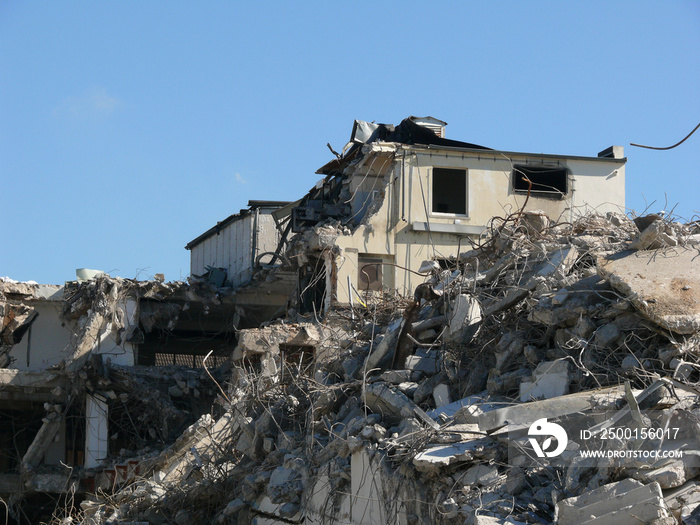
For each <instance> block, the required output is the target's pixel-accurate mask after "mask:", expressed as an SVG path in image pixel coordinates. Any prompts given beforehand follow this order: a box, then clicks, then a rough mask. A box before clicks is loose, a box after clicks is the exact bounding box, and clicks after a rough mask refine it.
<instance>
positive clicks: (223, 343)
mask: <svg viewBox="0 0 700 525" xmlns="http://www.w3.org/2000/svg"><path fill="white" fill-rule="evenodd" d="M235 347H236V341H235V337H234V336H232V335H230V334H226V333H221V334H212V333H207V332H199V331H190V330H178V331H176V332H170V331H167V330H161V329H157V328H156V329H153V330H152V331H151V332H150V333H147V334H145V336H144V341H143V343H141V344H140V345H139V351H138V354H137V356H138V357H137V364H139V365H145V366H172V365H175V366H186V367H189V368H202V366H203V362H204V358H205V357H206V355H207V354H208V353H209V351H210V350H213V351H214V352H213V354H212V355H210V356H209V359H207V367H208V368H216V367H217V366H219V365H221V364H223V363H225V362H226V361H227V360H228V359H229V358H230V356H231V353H232V352H233V349H234V348H235Z"/></svg>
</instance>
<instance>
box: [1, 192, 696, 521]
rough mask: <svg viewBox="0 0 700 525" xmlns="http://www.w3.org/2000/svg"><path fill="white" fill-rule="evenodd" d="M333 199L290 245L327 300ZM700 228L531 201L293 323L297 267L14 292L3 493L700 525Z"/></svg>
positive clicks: (336, 234)
mask: <svg viewBox="0 0 700 525" xmlns="http://www.w3.org/2000/svg"><path fill="white" fill-rule="evenodd" d="M336 189H337V190H338V191H341V189H340V188H336ZM322 190H323V188H318V191H319V193H320V192H321V191H322ZM319 199H320V197H319ZM319 202H320V201H319ZM323 206H330V205H329V204H327V203H326V204H323ZM324 209H325V210H326V211H325V212H324V213H327V214H328V217H329V218H327V220H326V221H325V222H322V223H319V224H315V225H313V226H310V227H308V228H306V229H304V228H302V229H301V231H300V232H298V233H297V234H296V235H295V236H294V237H293V238H291V239H288V241H289V244H290V246H291V247H292V248H289V250H288V251H287V252H282V251H280V253H279V254H277V255H278V258H279V259H282V260H283V261H284V263H283V264H282V266H281V267H280V268H283V267H286V270H285V271H289V267H288V266H289V265H291V266H294V265H297V266H299V268H301V271H300V273H298V274H297V281H298V284H299V286H303V287H304V288H305V289H307V288H313V287H314V286H316V285H318V283H319V282H321V281H322V280H323V279H327V280H329V282H330V281H332V279H334V278H335V276H334V275H333V273H332V272H330V273H325V274H322V275H321V274H318V275H316V274H314V273H313V272H316V271H319V270H318V269H319V268H330V266H323V265H324V262H323V258H322V257H321V258H319V257H317V255H318V254H319V253H332V254H333V256H339V255H338V254H337V253H335V252H333V249H334V246H335V244H334V243H335V242H336V241H337V239H338V238H340V237H342V236H343V235H346V233H345V230H344V228H346V226H344V225H342V224H340V223H338V221H337V217H338V216H339V215H342V213H341V212H342V210H341V209H336V208H327V209H326V208H324ZM331 212H332V213H331ZM290 220H291V219H290ZM287 233H288V234H290V235H291V233H290V232H289V231H288V232H287ZM292 233H294V232H292ZM699 234H700V227H699V226H698V225H697V224H695V223H690V224H676V223H674V222H672V221H671V220H669V219H661V218H653V217H652V218H649V219H648V220H647V219H645V220H638V221H636V222H634V221H633V220H631V219H630V218H628V217H626V216H624V215H619V214H612V213H609V214H607V215H595V214H589V215H584V216H581V217H579V218H574V219H573V220H572V221H571V222H560V221H559V220H558V219H556V218H553V217H548V216H547V214H546V213H545V212H543V211H540V210H534V211H524V212H523V213H515V214H513V215H511V216H509V217H507V218H506V219H494V221H493V223H492V224H491V225H489V227H488V228H487V229H486V230H485V232H484V234H483V235H482V237H480V239H479V242H478V243H477V242H476V241H474V244H473V245H472V246H469V247H466V246H467V245H466V244H463V245H462V247H463V248H464V249H463V251H462V253H461V254H459V256H455V257H453V258H452V259H439V260H434V261H427V262H425V263H423V264H419V265H418V266H419V267H418V268H410V270H412V271H414V272H418V273H419V274H420V275H421V276H422V278H424V281H425V282H423V283H422V284H420V286H419V287H418V289H416V290H415V291H414V292H413V293H411V294H409V295H408V296H406V297H403V296H399V295H398V294H396V293H389V292H388V291H387V290H383V291H382V290H364V291H363V290H355V291H356V292H357V293H354V292H353V293H354V295H353V300H352V302H351V304H350V305H344V304H343V305H340V304H336V303H335V302H334V301H335V299H334V298H332V297H331V298H329V297H328V296H325V295H323V294H321V293H319V294H318V296H315V299H314V301H316V302H313V301H311V303H309V302H306V303H305V302H304V299H303V298H301V295H303V294H300V293H298V292H300V290H297V292H295V293H296V295H294V297H292V298H291V299H290V300H289V302H286V303H279V302H278V299H279V298H276V299H274V301H273V302H274V304H275V305H277V307H276V308H275V309H274V312H273V311H272V308H271V307H270V308H268V309H265V306H266V305H265V304H264V295H265V294H267V292H268V291H270V295H271V296H272V297H276V295H275V294H276V293H277V292H274V291H271V290H277V291H278V292H279V290H280V289H279V288H270V287H271V286H273V285H274V286H277V285H278V284H279V281H278V280H277V278H276V277H275V275H276V274H277V270H276V268H278V267H277V266H275V267H272V266H273V265H268V266H269V267H267V268H263V269H261V270H260V272H258V273H255V274H254V277H253V278H252V282H251V287H250V288H247V289H246V290H235V291H234V290H227V289H226V287H225V286H223V287H219V288H217V286H216V285H215V284H216V283H214V284H212V282H211V281H210V278H211V279H214V281H216V278H217V276H218V275H219V273H217V272H214V271H213V270H212V272H213V273H212V274H211V275H210V276H208V277H206V278H203V279H191V280H190V282H188V283H166V282H164V281H163V279H160V278H159V279H156V280H153V281H147V282H137V281H130V280H125V279H116V278H111V277H109V276H106V275H101V276H99V277H97V278H95V279H91V280H86V281H84V282H81V283H78V282H69V283H66V285H65V286H63V287H53V288H52V287H41V286H39V285H32V284H27V283H9V282H6V283H0V318H2V320H3V325H2V331H1V332H0V339H1V343H2V347H1V348H2V351H1V352H0V359H2V360H4V361H0V363H4V366H2V368H0V403H4V404H3V405H2V407H3V409H2V410H0V418H4V419H0V439H2V440H3V441H2V443H3V450H8V451H9V452H8V453H7V454H6V457H7V458H10V459H7V460H3V459H2V458H0V467H3V468H4V470H3V471H0V497H2V498H3V501H7V502H8V509H9V510H8V515H9V516H10V518H11V519H12V520H15V521H14V522H17V523H25V522H27V520H24V521H22V520H23V519H24V518H23V514H22V513H27V512H29V511H30V510H31V509H30V503H29V502H32V501H49V499H50V501H52V502H53V501H60V504H59V505H58V506H55V508H53V507H52V509H51V510H50V512H49V515H48V516H47V515H45V514H44V515H41V516H40V517H39V518H37V519H36V520H35V521H36V522H39V521H41V520H43V521H45V522H49V521H50V519H54V521H53V523H81V524H84V525H112V524H124V523H144V524H145V523H147V524H171V523H175V524H178V525H181V524H185V523H216V524H221V525H225V524H249V523H250V524H252V523H258V524H290V523H308V524H322V523H323V524H357V525H360V524H369V523H392V524H428V523H442V524H450V525H451V524H469V525H497V524H512V525H516V524H525V523H527V524H535V523H540V524H546V523H559V524H562V525H567V524H576V525H584V524H588V523H595V524H606V523H612V524H614V525H624V524H627V523H630V524H631V523H635V524H636V523H649V524H652V523H653V524H655V525H662V524H672V523H679V524H680V523H684V524H690V523H700V442H699V441H700V423H698V421H700V321H699V320H698V319H700V310H698V308H699V305H700V298H699V297H698V295H697V294H698V291H700V282H699V281H698V276H700V267H698V266H697V264H698V261H699V260H700V256H699V255H698V252H697V248H696V246H697V245H696V244H694V242H693V239H694V238H695V237H697V236H698V235H699ZM283 244H284V243H280V246H282V245H283ZM465 247H466V248H465ZM273 255H274V254H273ZM346 255H347V254H346ZM290 261H291V262H290ZM285 265H286V266H285ZM368 265H370V263H368ZM299 268H297V269H299ZM214 270H216V269H214ZM324 271H325V270H324ZM305 272H311V274H307V273H305ZM314 279H316V280H314ZM285 282H288V281H285ZM276 283H277V284H276ZM336 284H337V283H336ZM261 290H265V291H261ZM280 293H281V292H280ZM280 304H282V309H281V310H280V307H279V305H280ZM267 306H269V305H267ZM263 312H267V313H268V314H270V315H263ZM273 314H274V315H273ZM46 334H48V335H46ZM52 338H53V339H52ZM51 340H53V341H59V342H60V347H61V349H60V351H58V350H57V351H56V352H54V354H49V353H48V352H47V351H46V350H45V348H47V347H48V346H47V345H49V342H50V341H51ZM205 359H206V360H205ZM205 365H206V366H205ZM12 425H14V427H12ZM19 427H22V428H24V429H25V430H24V431H23V432H20V433H15V434H12V435H10V433H9V431H3V430H2V429H3V428H19ZM649 429H651V430H652V431H653V434H649ZM2 432H5V433H4V434H3V433H2ZM642 432H644V436H646V437H644V438H642V437H640V436H641V435H642V434H641V433H642ZM602 436H612V437H613V438H614V439H607V440H604V438H603V437H602ZM596 440H597V441H596ZM613 442H614V443H613ZM76 443H77V444H76ZM596 443H598V444H599V445H600V451H602V452H606V453H607V452H609V451H610V452H614V453H615V454H611V455H610V457H607V456H606V457H603V456H600V458H601V459H595V458H594V459H593V460H591V459H589V458H586V457H585V454H584V452H585V453H588V452H590V451H591V450H598V449H595V448H593V447H594V446H597V445H595V444H596ZM601 443H602V444H601ZM647 446H649V447H652V448H653V450H654V451H656V452H655V453H657V454H661V456H658V455H657V456H654V458H653V459H650V458H648V457H646V458H643V459H639V456H638V455H637V456H635V455H634V454H636V453H638V452H639V451H642V450H646V449H645V447H647ZM537 447H539V449H540V451H541V454H540V453H539V452H538V448H537ZM553 451H554V452H553ZM679 451H682V453H683V454H682V455H681V456H678V455H677V453H678V452H679ZM555 452H556V453H555ZM633 453H634V454H633ZM674 454H675V455H674ZM629 458H632V459H629ZM3 461H4V463H3ZM42 498H44V499H42ZM51 498H52V499H51ZM36 512H39V511H38V510H37V511H36ZM37 516H39V514H37ZM49 518H50V519H49ZM68 518H70V520H68V521H66V520H67V519H68ZM61 520H64V521H61Z"/></svg>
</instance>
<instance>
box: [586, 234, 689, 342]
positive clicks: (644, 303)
mask: <svg viewBox="0 0 700 525" xmlns="http://www.w3.org/2000/svg"><path fill="white" fill-rule="evenodd" d="M598 274H599V275H600V276H601V277H603V278H605V279H606V280H608V281H609V282H610V284H611V285H612V286H613V288H615V289H616V290H618V291H619V292H620V293H622V294H624V295H625V296H627V298H628V299H629V300H630V302H631V303H632V304H633V305H634V307H635V308H636V309H637V310H639V311H640V312H641V313H642V314H643V315H644V316H646V317H648V318H649V319H651V320H652V321H653V322H655V323H656V324H658V325H659V326H662V327H664V328H666V329H668V330H671V331H672V332H677V333H680V334H692V333H695V332H698V331H700V257H699V256H698V251H697V250H695V249H688V248H683V247H675V248H666V249H661V250H654V251H636V252H630V251H627V252H620V253H617V254H614V255H611V256H608V257H606V258H601V259H599V260H598Z"/></svg>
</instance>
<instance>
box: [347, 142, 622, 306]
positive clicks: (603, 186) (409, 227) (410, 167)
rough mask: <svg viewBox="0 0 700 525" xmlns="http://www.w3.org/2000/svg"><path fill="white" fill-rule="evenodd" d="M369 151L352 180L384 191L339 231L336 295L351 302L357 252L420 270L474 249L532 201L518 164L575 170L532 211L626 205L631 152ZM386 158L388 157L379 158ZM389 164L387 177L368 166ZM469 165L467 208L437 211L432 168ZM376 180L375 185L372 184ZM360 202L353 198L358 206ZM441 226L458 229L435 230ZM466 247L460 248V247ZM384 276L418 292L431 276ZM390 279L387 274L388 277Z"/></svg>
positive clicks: (535, 201)
mask: <svg viewBox="0 0 700 525" xmlns="http://www.w3.org/2000/svg"><path fill="white" fill-rule="evenodd" d="M371 149H372V148H371V147H370V148H369V151H368V153H369V155H368V157H366V158H365V160H364V161H363V163H362V165H361V166H360V168H359V169H358V170H357V171H356V172H355V174H354V175H353V180H352V181H351V183H350V189H351V191H353V192H355V190H357V191H356V194H355V199H358V198H365V196H366V195H367V192H368V191H369V190H374V189H378V190H379V195H380V197H382V198H383V200H382V201H381V204H379V203H377V205H378V206H379V209H378V211H377V212H376V213H375V214H374V215H372V216H370V217H369V218H368V220H366V221H365V224H363V225H361V226H360V227H358V228H357V229H356V231H355V232H354V233H353V234H351V235H342V234H341V235H339V236H338V238H337V241H336V243H337V246H338V247H339V248H340V250H339V253H338V254H337V255H336V257H335V264H336V268H337V283H336V289H335V292H336V296H335V299H336V300H337V302H338V303H340V304H348V302H349V295H348V294H349V289H348V285H347V280H348V277H350V280H351V282H352V283H353V285H354V286H355V287H357V272H358V263H357V259H358V256H361V255H362V254H368V255H370V256H382V257H383V258H384V259H385V260H386V261H387V262H389V261H391V262H394V263H396V264H397V265H400V266H403V267H405V268H409V269H411V270H414V271H417V270H418V268H419V267H420V264H421V262H422V261H424V260H428V259H432V258H449V257H452V256H456V255H458V253H457V252H458V250H459V251H466V250H467V249H469V242H468V240H467V239H468V238H469V237H471V238H475V237H476V236H477V234H478V232H480V231H483V230H484V229H485V228H486V226H487V225H488V223H489V221H490V220H491V219H492V218H493V217H506V216H508V215H509V214H511V213H514V212H516V211H518V210H519V209H520V208H521V207H522V206H523V205H524V204H525V203H526V197H527V196H526V195H524V194H520V193H515V192H514V191H513V189H512V184H511V169H512V165H513V164H520V163H522V164H525V163H526V162H527V163H528V164H534V165H540V164H542V163H544V164H545V165H548V166H549V165H556V164H557V163H558V165H560V166H564V167H566V168H567V169H568V170H569V172H570V174H569V179H568V186H569V190H568V192H567V195H566V196H565V197H564V198H551V197H542V196H536V195H531V196H530V198H529V199H527V203H526V206H525V210H542V211H544V212H545V213H546V214H547V215H549V217H550V218H551V219H552V220H554V221H571V220H573V219H575V218H576V217H577V216H580V215H583V214H585V213H587V212H589V211H597V212H599V213H602V214H604V213H606V212H609V211H612V212H618V213H624V211H625V208H624V206H625V166H624V159H598V158H591V159H586V158H583V159H579V158H576V159H572V158H565V157H560V158H557V157H553V156H544V155H525V154H507V155H505V154H502V153H499V152H477V153H472V152H462V151H451V150H450V151H447V150H439V151H438V150H429V149H427V148H418V147H404V148H401V147H400V148H399V149H398V150H397V151H396V154H395V155H394V157H393V160H392V162H391V163H390V164H389V165H388V166H387V165H386V162H385V161H384V159H386V158H387V154H386V151H385V150H382V151H381V152H380V153H379V154H378V155H377V157H378V160H377V161H376V162H374V163H372V160H371V159H370V158H369V157H371V154H372V152H371ZM379 159H381V160H379ZM370 166H375V167H376V166H385V168H384V169H383V170H381V171H382V172H383V173H384V175H383V177H382V181H381V184H377V182H376V178H375V177H374V176H373V175H374V172H376V168H373V169H372V173H370V175H369V176H367V173H366V172H364V171H363V170H366V169H368V168H369V167H370ZM434 166H436V167H444V168H458V169H466V170H467V194H468V199H467V207H468V212H467V214H466V215H448V214H438V213H433V212H432V211H431V209H430V208H431V202H432V193H431V191H432V188H431V184H432V168H433V167H434ZM368 186H369V187H368ZM360 208H361V206H359V205H354V206H353V209H360ZM414 223H429V225H428V227H429V228H431V229H432V230H433V231H431V232H430V233H428V232H425V231H416V230H415V229H414ZM440 228H449V229H456V230H458V231H456V232H454V233H445V232H436V231H434V230H436V229H440ZM459 247H461V249H459ZM384 275H385V276H390V277H389V278H388V279H389V280H390V281H391V282H393V283H394V286H395V287H396V288H397V289H398V290H399V292H401V293H403V294H412V293H413V291H414V289H415V287H416V286H417V285H418V284H420V283H421V282H423V281H424V278H423V277H421V276H418V275H415V274H412V273H410V272H407V271H405V270H403V269H401V268H392V267H385V269H384ZM385 280H386V278H385Z"/></svg>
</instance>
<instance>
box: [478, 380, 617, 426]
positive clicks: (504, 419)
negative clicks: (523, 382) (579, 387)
mask: <svg viewBox="0 0 700 525" xmlns="http://www.w3.org/2000/svg"><path fill="white" fill-rule="evenodd" d="M623 396H624V388H623V387H619V386H616V387H610V388H602V389H599V390H593V391H590V392H580V393H577V394H567V395H565V396H560V397H556V398H553V399H545V400H542V401H532V402H530V403H524V404H522V405H514V406H508V407H504V408H498V409H496V410H491V411H489V412H485V413H483V414H480V415H479V416H478V419H479V428H480V429H481V430H482V431H484V432H488V431H491V430H494V429H497V428H500V427H503V426H505V425H524V424H530V423H534V422H535V421H537V420H538V419H542V418H547V419H553V418H557V417H561V416H566V415H569V414H574V413H576V412H580V411H586V410H590V409H592V408H604V407H606V406H613V405H614V404H615V403H616V402H617V401H618V400H619V399H621V398H622V397H623Z"/></svg>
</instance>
